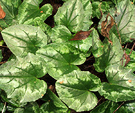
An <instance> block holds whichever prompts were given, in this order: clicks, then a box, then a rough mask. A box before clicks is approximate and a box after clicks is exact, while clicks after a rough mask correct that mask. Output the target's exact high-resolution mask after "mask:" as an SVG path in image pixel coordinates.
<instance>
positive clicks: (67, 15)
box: [54, 0, 92, 33]
mask: <svg viewBox="0 0 135 113" xmlns="http://www.w3.org/2000/svg"><path fill="white" fill-rule="evenodd" d="M83 3H84V4H85V5H86V7H83V4H82V2H81V1H80V0H68V1H67V2H65V3H64V4H63V6H62V7H60V8H59V9H58V12H57V13H56V15H55V16H54V19H55V22H56V24H57V25H64V26H66V27H67V28H68V29H69V30H70V31H71V32H73V33H76V32H78V31H80V30H88V28H89V27H90V25H91V24H92V22H91V21H90V16H88V15H86V14H85V12H86V13H87V12H88V10H89V8H91V4H90V2H89V1H85V2H83ZM89 6H90V7H89ZM85 10H86V11H85Z"/></svg>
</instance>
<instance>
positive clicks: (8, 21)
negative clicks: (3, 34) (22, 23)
mask: <svg viewBox="0 0 135 113" xmlns="http://www.w3.org/2000/svg"><path fill="white" fill-rule="evenodd" d="M20 4H21V0H0V5H1V7H2V9H3V10H4V12H5V13H6V17H5V18H4V19H0V26H1V27H2V28H6V27H8V26H10V25H13V24H17V23H18V21H17V14H18V7H19V6H20Z"/></svg>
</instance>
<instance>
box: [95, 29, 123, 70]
mask: <svg viewBox="0 0 135 113" xmlns="http://www.w3.org/2000/svg"><path fill="white" fill-rule="evenodd" d="M110 39H111V40H112V43H113V45H110V44H109V42H108V40H105V41H104V42H103V44H104V45H103V47H102V48H103V54H102V55H101V56H100V57H98V58H96V59H95V63H94V67H95V69H96V71H98V72H103V71H104V70H105V68H106V67H107V66H109V65H113V64H115V63H117V64H121V65H122V57H123V54H124V52H123V50H122V47H121V44H120V42H119V39H118V38H117V37H116V35H115V34H114V33H112V32H111V33H110ZM123 63H124V62H123Z"/></svg>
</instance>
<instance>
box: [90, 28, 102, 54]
mask: <svg viewBox="0 0 135 113" xmlns="http://www.w3.org/2000/svg"><path fill="white" fill-rule="evenodd" d="M90 36H91V37H92V49H91V51H92V54H93V56H94V57H100V56H101V55H102V54H103V43H102V42H101V40H100V39H99V35H98V32H97V31H96V30H95V29H94V30H93V31H92V32H91V34H90Z"/></svg>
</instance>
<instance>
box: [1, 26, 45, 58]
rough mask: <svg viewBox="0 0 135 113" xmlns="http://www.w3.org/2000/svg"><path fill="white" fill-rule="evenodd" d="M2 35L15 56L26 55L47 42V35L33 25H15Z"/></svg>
mask: <svg viewBox="0 0 135 113" xmlns="http://www.w3.org/2000/svg"><path fill="white" fill-rule="evenodd" d="M2 36H3V38H4V41H5V42H6V44H7V46H8V47H9V49H10V50H11V51H12V53H13V54H14V55H15V56H21V57H22V56H26V55H27V54H28V53H33V54H35V53H36V51H37V50H38V49H39V48H40V47H43V46H45V45H46V44H47V36H46V35H45V33H44V32H43V31H42V30H41V29H40V28H39V27H34V26H31V25H14V26H11V27H8V28H6V29H4V30H3V31H2Z"/></svg>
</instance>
